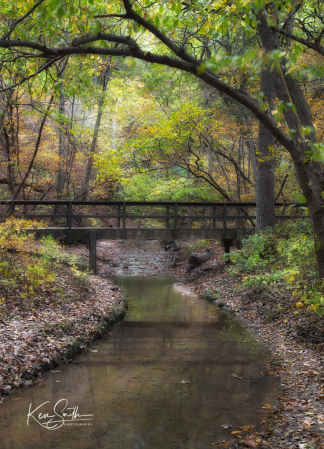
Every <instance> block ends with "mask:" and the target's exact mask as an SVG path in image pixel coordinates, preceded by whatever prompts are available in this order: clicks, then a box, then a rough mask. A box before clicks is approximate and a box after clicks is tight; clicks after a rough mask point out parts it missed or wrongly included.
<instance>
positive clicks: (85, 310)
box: [0, 247, 127, 403]
mask: <svg viewBox="0 0 324 449" xmlns="http://www.w3.org/2000/svg"><path fill="white" fill-rule="evenodd" d="M66 251H67V252H73V253H75V252H76V253H78V252H80V248H79V247H78V248H67V249H66ZM98 271H99V275H97V276H91V275H87V274H84V275H82V276H81V278H79V277H78V276H75V273H73V270H71V268H70V267H68V266H66V265H64V264H62V265H61V266H60V268H59V270H58V273H57V274H58V275H59V276H58V275H57V277H56V279H55V281H54V283H53V286H51V287H48V286H47V287H46V288H45V287H42V286H39V287H38V288H37V291H36V294H35V295H34V296H33V298H28V297H27V298H24V299H22V298H21V296H20V293H19V288H16V289H11V290H9V289H7V290H3V291H2V295H4V300H3V301H2V303H1V309H0V340H1V346H0V395H7V394H10V393H12V392H16V391H17V390H18V389H20V388H27V387H29V386H31V385H34V384H37V383H39V382H41V380H42V378H41V375H42V374H43V373H44V372H45V371H47V370H49V369H53V368H55V367H56V366H58V365H60V364H62V363H67V362H70V361H71V360H70V359H71V357H72V356H73V355H75V354H76V353H78V352H80V351H82V350H85V349H86V348H87V347H88V346H89V345H90V344H91V343H92V342H93V341H94V340H96V339H97V338H100V337H101V335H102V334H103V333H104V332H106V331H107V329H108V328H109V327H110V326H111V325H113V324H114V323H115V322H116V321H117V320H119V319H121V318H122V317H123V315H124V314H125V312H126V307H127V306H126V300H125V297H124V293H123V291H122V289H121V288H120V287H117V286H115V285H114V284H113V283H112V282H111V281H110V280H109V279H107V278H106V274H107V273H106V271H107V270H106V269H105V267H104V266H103V264H101V266H100V267H99V270H98ZM0 397H1V398H2V399H0V403H1V402H3V401H4V400H5V396H0Z"/></svg>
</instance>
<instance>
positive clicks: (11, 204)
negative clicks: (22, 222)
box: [10, 201, 16, 215]
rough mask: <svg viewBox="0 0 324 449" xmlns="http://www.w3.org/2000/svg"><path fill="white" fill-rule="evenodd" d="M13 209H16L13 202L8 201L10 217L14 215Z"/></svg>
mask: <svg viewBox="0 0 324 449" xmlns="http://www.w3.org/2000/svg"><path fill="white" fill-rule="evenodd" d="M15 208H16V205H15V202H14V201H10V212H11V214H12V215H13V214H14V213H15Z"/></svg>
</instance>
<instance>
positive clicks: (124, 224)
mask: <svg viewBox="0 0 324 449" xmlns="http://www.w3.org/2000/svg"><path fill="white" fill-rule="evenodd" d="M122 239H126V203H125V201H124V202H123V229H122Z"/></svg>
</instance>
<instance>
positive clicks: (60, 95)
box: [0, 0, 324, 279]
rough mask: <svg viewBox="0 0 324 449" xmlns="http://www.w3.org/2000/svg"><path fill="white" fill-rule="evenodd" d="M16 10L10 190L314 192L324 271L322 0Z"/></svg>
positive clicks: (299, 196)
mask: <svg viewBox="0 0 324 449" xmlns="http://www.w3.org/2000/svg"><path fill="white" fill-rule="evenodd" d="M1 8H2V15H1V22H0V26H1V36H2V37H1V38H0V49H1V53H0V58H1V59H0V63H1V80H0V82H1V89H0V93H1V98H0V101H1V111H2V112H1V119H0V120H1V122H0V125H1V134H0V140H1V167H0V188H1V199H2V200H14V199H38V200H46V199H59V200H60V199H70V200H78V199H79V200H87V199H95V200H100V199H101V200H105V199H106V200H108V199H109V200H145V201H149V200H169V201H218V202H228V201H230V202H233V201H234V202H242V201H255V202H256V204H257V207H256V222H255V223H254V225H255V230H256V232H260V231H265V230H266V229H267V228H269V227H272V226H274V225H275V221H276V220H275V202H276V201H280V202H287V203H302V202H305V207H304V208H303V210H304V215H305V220H306V221H307V220H310V222H311V228H312V230H311V231H310V232H311V233H312V236H313V238H314V251H315V255H316V263H317V270H318V274H319V279H322V278H323V276H324V209H323V196H324V187H323V166H322V164H323V158H324V147H323V132H324V124H323V55H324V46H323V45H322V42H323V34H324V28H323V20H324V18H323V17H324V16H323V5H322V2H320V1H315V0H313V1H303V2H298V1H297V0H287V1H285V2H268V1H263V0H256V1H247V0H242V1H238V2H235V4H234V3H231V2H228V1H219V2H215V1H210V0H201V1H195V0H191V1H188V2H185V1H166V0H159V1H149V0H143V1H142V0H141V1H134V2H130V1H129V0H123V1H117V0H116V1H110V2H98V1H95V0H90V1H85V0H78V1H75V0H66V1H62V0H39V1H38V2H34V1H27V2H26V1H25V2H20V1H17V2H8V1H3V2H1ZM6 213H8V209H6V207H5V206H3V208H2V214H3V217H4V215H5V214H6ZM96 223H97V224H98V223H99V224H100V221H98V220H96V219H93V220H92V222H91V224H92V225H93V226H94V225H96Z"/></svg>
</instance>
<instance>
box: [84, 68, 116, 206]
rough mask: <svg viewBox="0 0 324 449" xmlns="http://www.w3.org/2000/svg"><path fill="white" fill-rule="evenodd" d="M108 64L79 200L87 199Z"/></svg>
mask: <svg viewBox="0 0 324 449" xmlns="http://www.w3.org/2000/svg"><path fill="white" fill-rule="evenodd" d="M110 65H111V61H109V63H108V64H107V68H106V71H105V73H104V77H103V86H102V94H101V96H100V99H99V103H98V113H97V119H96V124H95V127H94V131H93V136H92V142H91V147H90V154H89V158H88V161H87V166H86V169H85V176H84V182H83V185H82V191H83V193H82V196H81V201H86V200H87V195H88V191H89V184H90V177H91V171H92V166H93V160H94V155H95V153H96V149H97V141H98V135H99V130H100V125H101V119H102V115H103V106H104V103H105V93H106V91H107V86H108V81H109V77H110Z"/></svg>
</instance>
